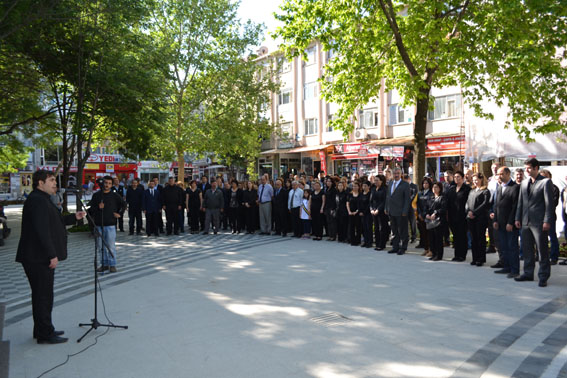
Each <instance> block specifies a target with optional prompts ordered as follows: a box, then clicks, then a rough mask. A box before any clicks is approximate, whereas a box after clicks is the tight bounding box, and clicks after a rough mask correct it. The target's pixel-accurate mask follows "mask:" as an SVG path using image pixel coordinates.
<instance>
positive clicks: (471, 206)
mask: <svg viewBox="0 0 567 378" xmlns="http://www.w3.org/2000/svg"><path fill="white" fill-rule="evenodd" d="M465 210H466V212H467V214H468V212H469V211H472V212H473V214H474V216H475V219H476V218H486V219H488V218H487V217H488V211H489V210H490V191H489V190H488V189H480V190H476V189H471V191H470V193H469V198H468V199H467V204H466V206H465Z"/></svg>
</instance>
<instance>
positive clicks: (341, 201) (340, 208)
mask: <svg viewBox="0 0 567 378" xmlns="http://www.w3.org/2000/svg"><path fill="white" fill-rule="evenodd" d="M347 200H348V194H347V192H346V190H343V191H342V192H339V191H338V190H337V194H336V195H335V199H334V201H335V202H336V203H337V215H339V216H342V217H344V216H348V210H347V207H346V203H347Z"/></svg>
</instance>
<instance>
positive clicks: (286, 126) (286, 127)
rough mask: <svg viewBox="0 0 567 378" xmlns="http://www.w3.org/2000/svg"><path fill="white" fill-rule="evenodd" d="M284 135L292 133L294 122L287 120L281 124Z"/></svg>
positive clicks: (287, 135)
mask: <svg viewBox="0 0 567 378" xmlns="http://www.w3.org/2000/svg"><path fill="white" fill-rule="evenodd" d="M280 130H281V133H282V137H289V136H291V134H292V130H293V122H285V123H282V124H281V126H280Z"/></svg>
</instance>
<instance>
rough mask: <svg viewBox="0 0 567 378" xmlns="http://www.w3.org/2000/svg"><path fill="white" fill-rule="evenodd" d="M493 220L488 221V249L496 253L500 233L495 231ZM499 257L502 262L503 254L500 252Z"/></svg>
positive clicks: (488, 219)
mask: <svg viewBox="0 0 567 378" xmlns="http://www.w3.org/2000/svg"><path fill="white" fill-rule="evenodd" d="M493 222H494V221H493V220H492V219H490V218H488V217H487V219H486V226H487V228H488V249H489V250H490V251H494V250H496V247H497V246H498V232H496V231H495V230H494V227H493V226H492V225H493ZM498 256H499V257H500V260H502V257H503V256H502V252H501V251H498Z"/></svg>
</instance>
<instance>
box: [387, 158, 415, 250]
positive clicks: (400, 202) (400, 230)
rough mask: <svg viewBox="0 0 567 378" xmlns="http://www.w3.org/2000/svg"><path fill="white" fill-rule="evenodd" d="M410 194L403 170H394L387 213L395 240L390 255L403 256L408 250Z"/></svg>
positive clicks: (388, 193)
mask: <svg viewBox="0 0 567 378" xmlns="http://www.w3.org/2000/svg"><path fill="white" fill-rule="evenodd" d="M410 206H411V203H410V193H409V185H408V183H407V182H405V181H403V180H402V170H401V169H400V168H395V169H394V178H393V179H392V181H391V182H390V185H389V186H388V191H387V197H386V211H387V214H388V215H389V216H390V226H391V228H392V231H393V234H394V238H393V239H392V249H391V250H390V251H388V253H397V254H398V255H403V254H404V253H405V252H406V250H407V248H408V241H409V235H408V220H407V215H408V212H409V208H410Z"/></svg>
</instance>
